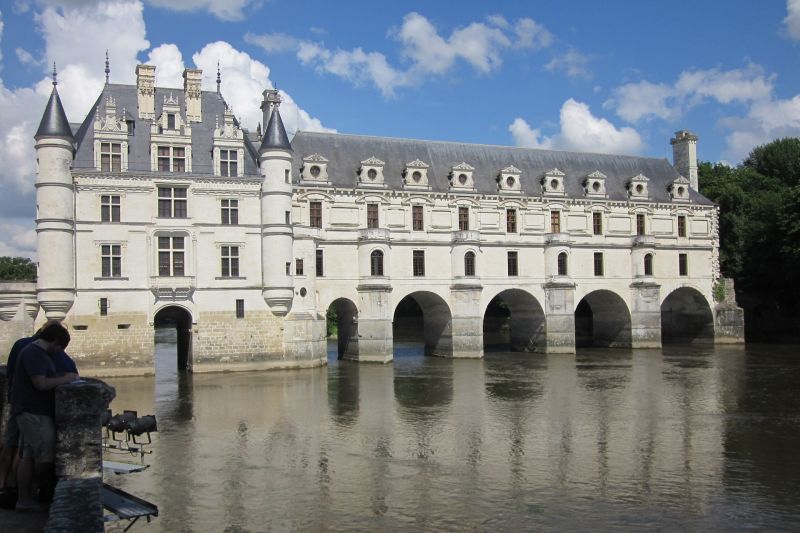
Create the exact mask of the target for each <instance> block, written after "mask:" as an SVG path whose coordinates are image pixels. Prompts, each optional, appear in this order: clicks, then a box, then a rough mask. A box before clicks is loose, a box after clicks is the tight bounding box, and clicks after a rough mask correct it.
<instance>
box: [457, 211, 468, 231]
mask: <svg viewBox="0 0 800 533" xmlns="http://www.w3.org/2000/svg"><path fill="white" fill-rule="evenodd" d="M458 229H459V230H461V231H466V230H468V229H469V207H459V208H458Z"/></svg>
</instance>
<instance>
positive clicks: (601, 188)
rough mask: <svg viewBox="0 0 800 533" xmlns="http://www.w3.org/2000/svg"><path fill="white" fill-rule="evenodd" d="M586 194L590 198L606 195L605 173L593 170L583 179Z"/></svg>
mask: <svg viewBox="0 0 800 533" xmlns="http://www.w3.org/2000/svg"><path fill="white" fill-rule="evenodd" d="M583 188H584V191H585V192H586V196H589V197H590V198H604V197H605V196H606V175H605V174H603V173H602V172H600V171H599V170H595V171H594V172H592V173H591V174H588V175H587V176H586V178H585V179H584V180H583Z"/></svg>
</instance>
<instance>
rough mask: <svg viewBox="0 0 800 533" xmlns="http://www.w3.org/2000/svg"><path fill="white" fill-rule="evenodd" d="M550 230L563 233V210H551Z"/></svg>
mask: <svg viewBox="0 0 800 533" xmlns="http://www.w3.org/2000/svg"><path fill="white" fill-rule="evenodd" d="M550 232H551V233H561V211H550Z"/></svg>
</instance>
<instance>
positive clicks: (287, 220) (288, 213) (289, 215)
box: [283, 211, 292, 226]
mask: <svg viewBox="0 0 800 533" xmlns="http://www.w3.org/2000/svg"><path fill="white" fill-rule="evenodd" d="M283 221H284V223H286V225H287V226H288V225H290V224H291V223H292V212H291V211H284V212H283Z"/></svg>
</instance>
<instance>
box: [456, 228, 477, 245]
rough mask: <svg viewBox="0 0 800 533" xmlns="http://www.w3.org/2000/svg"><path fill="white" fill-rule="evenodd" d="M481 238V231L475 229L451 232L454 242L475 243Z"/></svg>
mask: <svg viewBox="0 0 800 533" xmlns="http://www.w3.org/2000/svg"><path fill="white" fill-rule="evenodd" d="M480 240H481V232H479V231H475V230H460V231H454V232H453V242H454V243H475V244H477V243H478V242H480Z"/></svg>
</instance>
